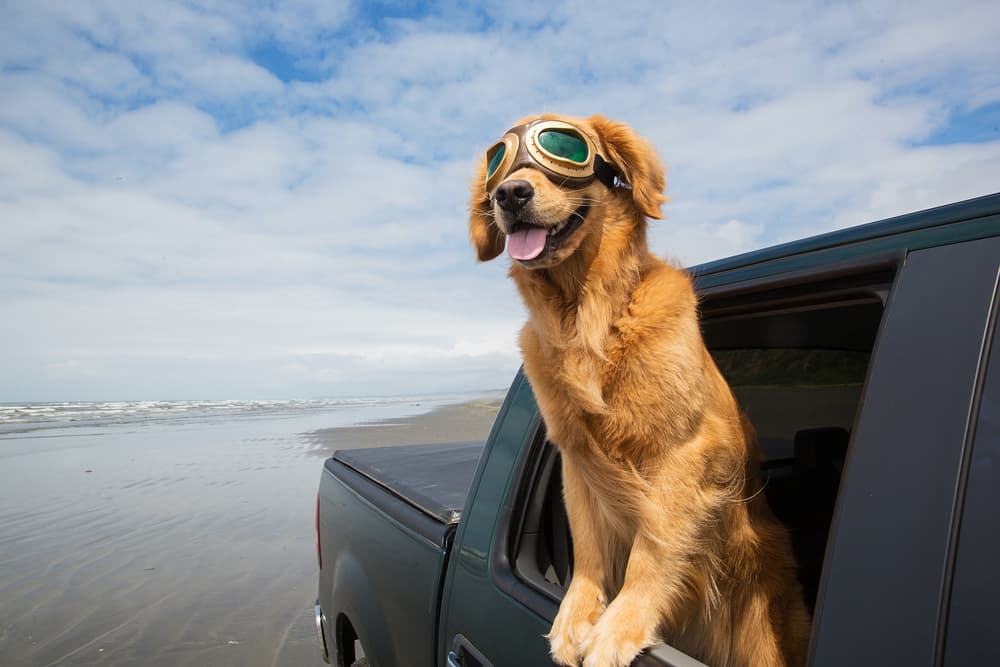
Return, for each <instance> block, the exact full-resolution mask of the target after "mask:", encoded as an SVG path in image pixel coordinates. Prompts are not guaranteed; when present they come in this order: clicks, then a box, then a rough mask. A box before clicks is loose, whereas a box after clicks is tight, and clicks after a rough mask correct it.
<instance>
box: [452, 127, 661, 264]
mask: <svg viewBox="0 0 1000 667" xmlns="http://www.w3.org/2000/svg"><path fill="white" fill-rule="evenodd" d="M663 188H664V170H663V165H662V164H661V163H660V161H659V159H658V158H657V157H656V153H655V152H654V151H653V148H652V146H651V145H650V144H649V142H647V141H646V140H645V139H642V138H641V137H639V136H638V135H637V134H635V132H633V131H632V129H631V128H630V127H628V126H626V125H622V124H621V123H616V122H613V121H610V120H608V119H606V118H603V117H601V116H591V117H590V118H586V119H578V118H564V117H560V116H552V115H544V116H538V117H533V118H528V119H525V120H522V121H521V122H520V123H518V124H517V125H515V126H514V127H513V128H511V130H509V131H508V132H507V134H505V135H504V136H503V138H502V139H501V140H500V141H499V142H497V143H496V144H495V145H494V146H493V147H492V148H490V149H489V151H488V152H487V154H486V156H485V158H484V159H483V160H482V161H481V162H480V165H479V168H478V170H477V173H476V177H475V179H474V180H473V183H472V204H471V211H470V217H469V237H470V238H471V240H472V244H473V245H474V246H475V248H476V252H477V254H478V256H479V259H480V261H487V260H490V259H493V258H494V257H496V256H497V255H499V254H500V253H501V252H503V249H504V246H505V245H506V246H507V249H508V254H510V256H511V258H512V259H513V260H514V261H515V263H516V264H518V265H521V266H523V267H525V268H529V269H536V268H549V267H553V266H556V265H557V264H560V263H562V262H563V261H565V260H566V259H567V258H568V257H570V256H571V255H573V254H574V253H575V252H577V250H578V249H579V248H580V247H581V246H582V245H583V244H584V243H586V242H587V240H588V238H589V239H591V241H592V242H593V240H594V239H595V238H596V239H599V238H600V235H601V234H602V233H603V232H605V231H606V230H605V229H604V226H606V225H609V224H613V225H618V226H619V227H621V226H624V227H627V229H620V230H619V231H621V232H624V233H631V232H632V231H634V230H635V229H637V228H639V227H642V225H639V224H637V221H642V220H644V219H645V218H646V217H650V218H660V217H662V215H661V213H660V205H661V204H662V203H663V202H664V201H666V197H665V196H664V195H663Z"/></svg>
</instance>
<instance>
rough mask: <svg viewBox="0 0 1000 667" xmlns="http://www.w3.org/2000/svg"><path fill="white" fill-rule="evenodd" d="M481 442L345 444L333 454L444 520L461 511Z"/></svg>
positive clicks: (456, 517) (450, 520) (458, 515)
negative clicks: (363, 446) (358, 446)
mask: <svg viewBox="0 0 1000 667" xmlns="http://www.w3.org/2000/svg"><path fill="white" fill-rule="evenodd" d="M483 446H484V443H482V442H453V443H447V444H441V445H403V446H397V447H376V448H371V449H346V450H340V451H336V452H334V453H333V459H334V460H335V461H339V462H340V463H342V464H344V465H346V466H347V467H349V468H351V469H352V470H354V471H356V472H358V473H360V474H361V475H364V476H365V477H367V478H368V479H370V480H371V481H373V482H375V483H376V484H378V485H379V486H382V487H384V488H386V489H387V490H389V491H391V492H392V493H394V494H395V495H397V496H399V497H400V498H402V499H404V500H406V501H407V502H408V503H410V504H411V505H413V506H414V507H417V508H418V509H420V510H421V511H422V512H424V513H425V514H427V515H429V516H431V517H433V518H435V519H437V520H438V521H440V522H442V523H444V524H448V525H451V524H457V523H458V520H459V519H460V518H461V516H462V507H463V506H464V505H465V497H466V496H467V495H468V493H469V487H470V486H471V485H472V476H473V475H474V474H475V472H476V466H477V465H478V464H479V457H480V455H481V454H482V453H483Z"/></svg>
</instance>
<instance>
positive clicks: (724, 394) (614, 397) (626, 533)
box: [469, 116, 810, 667]
mask: <svg viewBox="0 0 1000 667" xmlns="http://www.w3.org/2000/svg"><path fill="white" fill-rule="evenodd" d="M544 118H560V117H557V116H544ZM527 120H530V119H525V121H521V122H526V121H527ZM565 120H568V121H569V122H571V123H573V124H574V125H576V126H577V127H579V128H580V129H581V130H583V131H584V132H586V133H587V134H588V136H589V137H590V138H591V140H592V141H594V143H595V145H596V146H597V147H598V151H599V152H600V153H601V154H602V155H603V156H604V157H605V158H606V159H607V160H608V161H609V162H611V163H612V164H614V165H616V166H617V167H618V168H619V169H620V170H621V171H623V172H624V173H623V174H622V175H623V176H624V177H625V179H626V181H627V182H628V183H629V184H631V186H632V188H631V190H628V189H614V190H612V189H609V188H607V187H606V186H605V185H603V184H601V183H600V182H599V181H596V180H595V181H594V182H593V183H591V184H590V185H588V186H586V187H585V188H582V189H578V190H567V189H563V188H560V187H559V186H558V185H556V184H554V183H553V182H551V181H550V180H549V179H548V178H546V176H545V175H544V174H543V173H541V172H540V171H538V170H536V169H532V168H521V169H518V170H517V171H515V172H514V173H512V174H510V175H508V177H507V180H509V179H512V178H516V179H523V180H526V181H528V182H529V183H530V184H531V185H532V186H533V188H534V197H533V199H532V201H531V202H529V205H530V206H531V207H533V208H532V210H531V211H530V214H531V216H532V221H533V222H534V223H535V224H537V225H541V226H546V227H554V226H555V225H557V224H558V223H559V222H561V221H562V220H565V219H567V216H569V215H571V213H572V212H573V211H574V210H575V209H576V208H577V207H578V206H580V205H581V203H589V205H590V207H589V210H588V213H587V215H586V217H585V219H584V222H583V224H582V225H581V226H580V228H579V229H578V230H577V231H576V232H574V233H573V234H572V236H570V237H569V238H568V239H566V241H565V242H564V243H563V244H561V245H560V246H559V247H557V248H555V249H554V250H553V251H552V252H551V253H549V254H548V255H545V256H543V257H541V258H539V259H536V260H532V261H529V262H521V261H516V260H513V261H512V266H511V269H510V275H511V277H512V278H513V279H514V282H515V283H516V284H517V288H518V290H519V291H520V293H521V296H522V297H523V299H524V302H525V304H526V306H527V309H528V312H529V318H528V322H527V324H526V325H525V326H524V329H523V330H522V332H521V337H520V344H521V350H522V353H523V355H524V369H525V372H526V373H527V376H528V379H529V380H530V382H531V386H532V388H533V389H534V392H535V394H536V396H537V398H538V403H539V407H540V409H541V412H542V416H543V417H544V419H545V424H546V427H547V429H548V437H549V438H550V439H551V441H552V442H553V443H555V444H556V446H558V448H559V450H560V452H561V454H562V461H563V485H564V497H565V502H566V509H567V512H568V515H569V520H570V530H571V533H572V538H573V547H574V548H573V551H574V569H573V578H572V581H571V583H570V585H569V588H568V590H567V592H566V595H565V597H564V598H563V601H562V604H561V605H560V608H559V613H558V615H557V616H556V619H555V622H554V623H553V625H552V630H551V632H550V633H549V635H548V637H549V639H550V646H551V652H552V657H553V659H554V660H555V661H556V662H558V663H560V664H563V665H576V664H578V662H579V661H580V660H581V659H582V660H583V662H584V665H585V666H586V667H599V666H600V667H604V666H614V667H622V666H624V665H627V664H629V662H631V660H632V659H633V658H634V657H635V656H636V655H637V654H638V653H639V652H640V651H642V650H643V649H644V648H646V647H648V646H650V645H651V644H654V643H656V642H658V641H661V640H663V641H666V642H668V643H670V644H671V645H673V646H675V647H676V648H678V649H680V650H682V651H685V652H686V653H688V654H690V655H692V656H694V657H697V658H699V659H700V660H702V661H704V662H707V663H708V664H710V665H713V666H724V665H733V666H736V665H739V666H743V665H769V666H770V665H801V664H804V662H805V658H806V651H807V646H808V641H809V624H810V621H809V614H808V612H807V610H806V608H805V605H804V603H803V600H802V595H801V592H800V588H799V584H798V581H797V578H796V567H795V561H794V557H793V555H792V549H791V545H790V541H789V537H788V534H787V531H786V529H785V528H784V526H783V525H782V524H781V523H779V522H778V521H777V520H776V519H775V518H774V516H773V515H772V514H771V511H770V509H769V507H768V506H767V502H766V500H765V499H764V496H763V494H762V493H761V490H762V489H761V482H760V478H759V474H758V461H759V457H760V454H759V449H758V445H757V440H756V436H755V434H754V431H753V428H752V426H751V425H750V423H749V422H748V420H747V419H746V418H745V417H744V415H743V413H742V412H741V410H740V408H739V406H738V405H737V402H736V400H735V398H734V397H733V394H732V392H731V391H730V389H729V387H728V386H727V385H726V382H725V380H724V379H723V378H722V376H721V375H720V373H719V371H718V369H717V368H716V366H715V363H714V362H713V360H712V358H711V356H710V355H709V353H708V351H707V350H706V348H705V345H704V343H703V342H702V339H701V333H700V330H699V326H698V303H697V298H696V296H695V294H694V290H693V288H692V284H691V280H690V278H689V277H688V275H687V274H686V273H685V272H683V271H680V270H678V269H676V268H674V267H672V266H670V265H668V264H667V263H665V262H663V261H662V260H660V259H659V258H657V257H655V256H653V255H652V254H650V252H649V250H648V248H647V244H646V224H647V222H646V218H647V217H650V218H660V217H662V216H661V214H660V205H661V204H662V203H664V202H665V201H666V197H665V196H664V195H663V189H664V170H663V166H662V165H661V163H660V161H659V159H658V158H657V156H656V154H655V152H654V150H653V148H652V146H651V145H650V144H649V143H648V142H646V141H645V140H644V139H641V138H640V137H638V136H637V135H636V134H635V133H634V132H633V131H632V130H631V129H630V128H629V127H627V126H625V125H622V124H619V123H615V122H612V121H609V120H607V119H605V118H602V117H600V116H592V117H590V118H588V119H565ZM483 162H485V161H483ZM472 193H473V194H472V205H471V214H470V221H469V230H470V237H471V240H472V243H473V245H474V246H475V248H476V251H477V253H478V257H479V259H480V260H481V261H486V260H489V259H492V258H494V257H496V256H497V255H498V254H500V253H501V252H502V251H503V249H504V243H505V238H506V237H505V232H506V231H509V229H510V227H509V226H510V225H511V224H512V223H514V222H516V221H517V220H515V219H514V218H513V216H512V215H511V214H510V213H509V212H508V211H504V210H502V209H501V208H500V207H499V206H495V205H494V203H493V202H491V201H490V200H489V198H488V196H487V194H486V192H485V164H482V165H481V166H480V169H479V173H478V175H477V177H476V178H475V180H474V182H473V185H472Z"/></svg>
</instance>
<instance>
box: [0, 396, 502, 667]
mask: <svg viewBox="0 0 1000 667" xmlns="http://www.w3.org/2000/svg"><path fill="white" fill-rule="evenodd" d="M498 406H499V398H498V397H496V398H493V397H491V398H488V399H484V400H481V401H475V402H467V403H463V404H453V405H445V406H442V407H439V408H437V409H434V410H432V411H430V412H427V413H425V414H421V415H417V416H409V417H406V416H404V417H391V418H388V419H382V420H379V421H376V422H372V423H366V424H364V425H360V426H348V427H338V428H323V427H322V420H323V417H322V415H320V416H316V415H313V416H308V417H296V418H281V419H279V418H269V419H245V420H228V421H225V422H224V423H221V424H218V423H212V422H211V420H208V421H204V422H196V423H184V424H182V425H162V424H159V425H158V424H153V425H148V424H140V425H133V426H128V425H126V426H122V427H107V428H103V429H96V430H94V432H87V433H82V434H77V433H74V434H73V435H72V436H70V435H69V434H67V433H60V432H52V433H48V432H45V433H42V434H37V433H33V434H27V435H24V436H23V437H22V436H16V437H14V436H11V437H3V438H0V664H2V665H4V666H5V667H22V666H23V667H49V666H51V667H56V666H68V665H73V666H76V665H122V666H124V665H137V664H143V665H163V666H164V667H167V666H186V665H191V666H194V665H199V666H200V665H213V666H215V665H218V666H226V665H233V666H236V665H240V666H248V665H249V666H261V667H277V666H279V665H281V666H289V667H291V666H302V665H320V664H322V661H321V659H320V657H319V650H318V646H317V642H316V637H315V629H314V625H313V619H312V605H313V601H314V600H315V597H316V576H317V571H316V555H315V535H314V533H313V511H314V503H315V493H316V487H317V483H318V481H319V476H320V473H321V469H322V459H323V457H325V456H328V455H329V454H330V453H331V452H333V451H334V450H336V449H340V448H351V447H377V446H382V445H392V444H405V443H421V442H449V441H468V440H476V439H484V438H485V437H486V435H487V434H488V432H489V429H490V426H491V425H492V422H493V418H494V416H495V414H496V412H497V409H498ZM409 409H410V411H411V412H412V411H418V410H421V409H426V408H425V407H422V406H419V405H414V406H411V407H410V408H409ZM397 411H398V410H397Z"/></svg>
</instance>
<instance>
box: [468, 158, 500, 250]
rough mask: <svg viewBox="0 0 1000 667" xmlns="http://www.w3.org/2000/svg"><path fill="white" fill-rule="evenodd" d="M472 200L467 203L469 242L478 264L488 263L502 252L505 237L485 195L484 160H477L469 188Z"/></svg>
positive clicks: (487, 196)
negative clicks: (473, 248) (474, 251)
mask: <svg viewBox="0 0 1000 667" xmlns="http://www.w3.org/2000/svg"><path fill="white" fill-rule="evenodd" d="M469 187H470V189H471V190H472V200H471V202H470V203H469V240H470V241H472V245H473V246H474V247H475V248H476V256H477V257H479V261H480V262H488V261H489V260H491V259H493V258H494V257H496V256H497V255H499V254H500V253H502V252H503V248H504V245H505V244H506V242H507V239H506V237H505V236H504V235H503V233H501V231H500V230H499V229H498V228H497V225H496V222H495V221H494V220H493V208H492V207H491V206H490V198H489V195H488V194H487V193H486V159H485V158H483V159H481V160H479V165H478V167H477V168H476V176H475V178H473V179H472V184H471V185H470V186H469Z"/></svg>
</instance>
